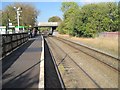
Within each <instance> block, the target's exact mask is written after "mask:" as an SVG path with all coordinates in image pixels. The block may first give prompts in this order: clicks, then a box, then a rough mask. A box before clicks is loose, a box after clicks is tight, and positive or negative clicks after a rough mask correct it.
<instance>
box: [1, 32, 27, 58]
mask: <svg viewBox="0 0 120 90" xmlns="http://www.w3.org/2000/svg"><path fill="white" fill-rule="evenodd" d="M0 37H2V44H0V45H1V46H0V48H2V53H0V54H1V55H2V56H4V55H6V54H7V53H8V52H10V51H12V50H13V49H15V48H17V47H18V46H20V45H21V44H23V43H25V42H26V41H28V39H29V35H28V33H15V34H3V35H0Z"/></svg>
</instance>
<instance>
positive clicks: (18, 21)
mask: <svg viewBox="0 0 120 90" xmlns="http://www.w3.org/2000/svg"><path fill="white" fill-rule="evenodd" d="M14 9H15V10H16V12H17V23H18V31H19V26H20V19H19V16H20V12H22V11H20V10H21V8H20V7H18V8H16V7H14Z"/></svg>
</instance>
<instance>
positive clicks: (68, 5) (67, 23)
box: [59, 2, 79, 35]
mask: <svg viewBox="0 0 120 90" xmlns="http://www.w3.org/2000/svg"><path fill="white" fill-rule="evenodd" d="M61 10H62V12H63V13H64V15H63V17H64V20H63V22H64V25H62V26H64V27H63V31H64V32H63V33H67V34H70V35H74V33H75V31H74V23H75V17H76V14H77V13H78V11H79V6H78V4H77V3H75V2H63V3H62V7H61ZM59 31H60V30H59Z"/></svg>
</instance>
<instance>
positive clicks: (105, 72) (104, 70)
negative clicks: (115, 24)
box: [48, 37, 118, 88]
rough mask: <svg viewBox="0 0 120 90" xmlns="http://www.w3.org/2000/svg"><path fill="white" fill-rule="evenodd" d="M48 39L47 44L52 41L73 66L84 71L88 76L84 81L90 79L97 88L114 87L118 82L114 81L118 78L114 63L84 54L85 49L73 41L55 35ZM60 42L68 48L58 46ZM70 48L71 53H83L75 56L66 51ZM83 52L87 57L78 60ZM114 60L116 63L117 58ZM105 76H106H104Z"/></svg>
mask: <svg viewBox="0 0 120 90" xmlns="http://www.w3.org/2000/svg"><path fill="white" fill-rule="evenodd" d="M48 41H49V44H53V43H54V46H55V45H56V47H57V48H59V49H60V50H61V52H63V53H65V54H66V56H65V58H66V57H68V58H69V59H70V60H71V61H72V62H73V63H74V64H75V65H76V66H74V67H78V68H79V69H80V70H81V71H82V73H84V74H85V75H86V76H87V78H89V79H85V82H86V80H87V81H89V80H90V82H91V81H92V83H94V85H95V87H97V88H108V87H114V88H115V87H117V86H118V83H117V81H116V80H118V78H117V74H118V70H117V68H116V67H113V66H114V65H115V64H113V65H109V64H110V63H109V62H107V63H106V62H105V61H101V60H96V59H98V57H97V58H96V57H95V58H94V57H93V56H92V55H89V54H86V53H87V52H88V51H87V50H86V51H85V52H83V51H81V50H79V48H80V47H79V45H77V44H75V43H72V42H69V41H67V40H64V39H61V38H56V37H49V38H48ZM60 44H61V46H66V47H69V49H68V50H67V48H65V49H66V51H65V49H64V48H62V47H60V46H59V45H60ZM54 46H53V48H55V47H54ZM78 47H79V48H78ZM70 49H71V51H72V50H74V51H73V54H74V53H76V54H78V55H80V54H79V52H80V53H83V54H81V56H77V55H76V57H74V55H73V54H72V53H68V51H69V50H70ZM56 52H57V51H56ZM57 53H58V52H57ZM84 54H86V56H85V57H86V58H87V57H88V58H87V59H86V60H85V61H83V60H80V59H81V58H82V57H83V55H84ZM87 55H88V56H87ZM58 56H59V55H58ZM77 57H78V58H77ZM65 58H64V59H65ZM75 58H77V59H76V60H75ZM64 59H62V60H64ZM103 59H104V58H103ZM115 59H116V58H115ZM87 60H89V61H87ZM81 61H82V62H83V63H82V62H81ZM99 61H100V62H99ZM115 61H116V64H118V63H117V61H118V60H115ZM61 62H62V61H61ZM69 62H70V61H69ZM85 62H87V63H85ZM89 62H90V63H89ZM82 64H83V65H82ZM84 64H85V66H84ZM94 64H95V65H94ZM97 64H98V65H97ZM58 65H59V63H58ZM92 65H94V66H93V67H96V68H93V67H92ZM83 66H84V67H83ZM90 68H92V69H93V70H92V69H90ZM95 70H96V71H95ZM92 72H93V73H92ZM95 72H96V73H95ZM78 73H79V72H78ZM110 73H113V75H110ZM97 74H98V76H95V75H97ZM100 74H101V75H100ZM76 76H77V74H76ZM78 76H79V75H78ZM106 76H108V77H106ZM105 77H106V78H105ZM103 79H106V80H103ZM107 79H108V80H107ZM112 79H113V81H112V82H111V80H112ZM78 81H79V80H78ZM83 81H84V80H83ZM103 81H104V82H103ZM102 82H103V83H102ZM107 82H108V83H107ZM109 82H111V83H109ZM91 85H92V84H91ZM91 87H93V86H91Z"/></svg>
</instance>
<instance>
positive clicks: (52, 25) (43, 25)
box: [37, 22, 60, 27]
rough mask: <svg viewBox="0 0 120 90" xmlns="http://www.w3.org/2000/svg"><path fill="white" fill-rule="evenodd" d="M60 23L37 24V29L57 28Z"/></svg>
mask: <svg viewBox="0 0 120 90" xmlns="http://www.w3.org/2000/svg"><path fill="white" fill-rule="evenodd" d="M59 24H60V22H39V23H38V25H37V26H38V27H58V25H59Z"/></svg>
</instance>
